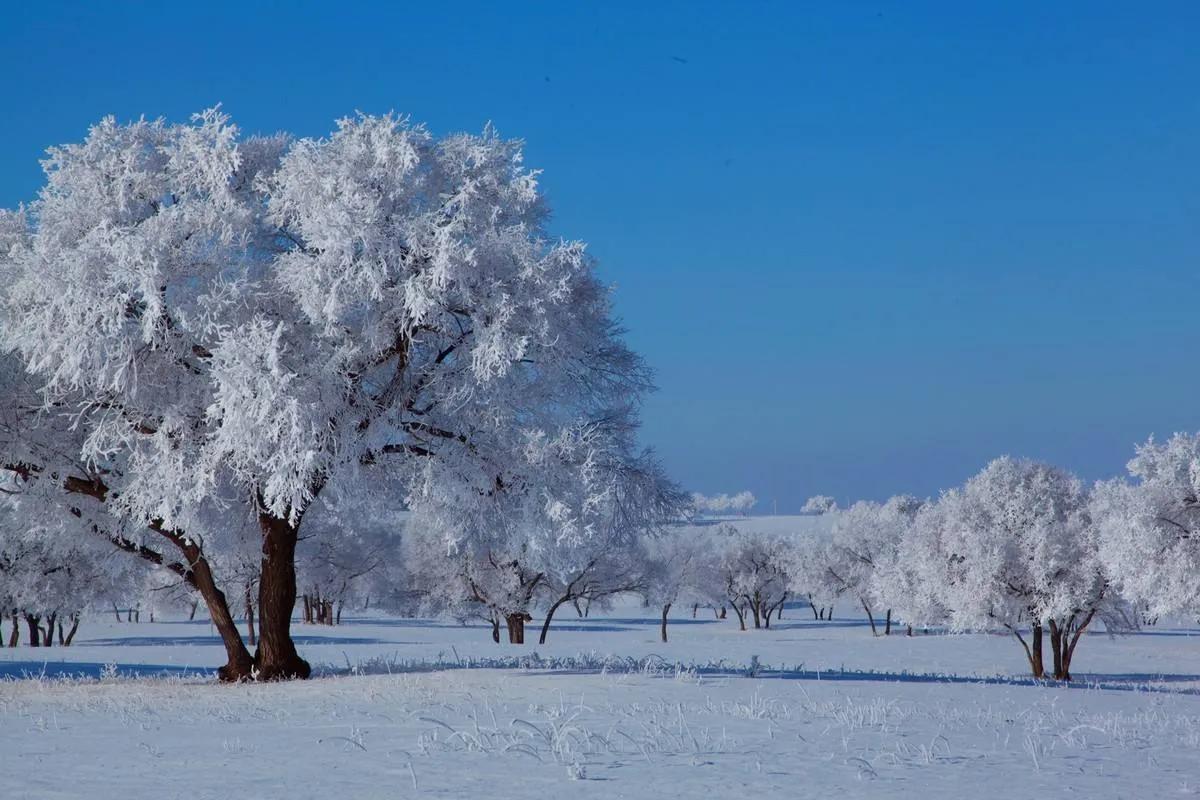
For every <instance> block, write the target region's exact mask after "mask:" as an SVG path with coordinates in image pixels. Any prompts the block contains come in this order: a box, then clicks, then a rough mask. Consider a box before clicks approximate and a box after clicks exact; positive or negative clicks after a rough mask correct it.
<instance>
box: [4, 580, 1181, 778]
mask: <svg viewBox="0 0 1200 800" xmlns="http://www.w3.org/2000/svg"><path fill="white" fill-rule="evenodd" d="M849 611H850V609H849V608H848V607H847V608H844V609H838V616H836V617H835V619H834V620H833V621H831V622H827V621H817V620H814V619H813V615H812V613H811V612H810V610H809V609H808V608H807V607H806V606H805V607H801V606H793V607H789V608H788V609H787V612H786V613H785V616H784V618H783V620H782V621H781V622H779V623H778V624H777V625H776V626H773V627H772V628H771V629H770V630H749V631H745V632H742V631H739V630H738V628H737V624H736V622H734V621H733V620H732V619H726V620H716V619H714V618H713V614H712V612H711V611H706V610H705V609H700V610H699V613H698V615H697V617H696V618H695V619H692V617H691V609H690V608H688V609H679V610H678V611H677V612H676V613H673V614H672V622H671V627H670V629H669V632H670V641H669V642H668V643H665V644H664V643H662V642H660V641H659V640H658V627H657V623H658V621H657V619H656V616H655V613H654V612H653V610H647V609H642V608H641V607H639V606H638V605H637V604H636V603H632V602H631V603H626V604H621V605H618V606H617V607H616V608H614V609H613V610H611V611H610V612H608V613H601V614H595V613H594V614H592V615H590V616H589V618H587V619H579V618H576V616H575V614H574V612H570V613H568V614H563V615H560V616H559V617H556V620H555V625H554V627H553V628H552V630H551V632H550V636H549V640H548V642H547V644H546V645H537V644H526V645H524V646H517V645H509V644H507V643H505V644H500V645H497V644H494V643H493V642H492V641H491V640H490V636H489V634H490V630H489V628H487V627H486V626H483V625H468V626H461V625H458V624H456V623H454V622H442V621H431V620H407V619H393V618H387V617H382V616H376V615H373V614H365V615H360V616H354V615H348V616H347V617H346V618H344V619H343V624H342V625H340V626H336V627H328V626H309V625H297V626H296V634H297V639H298V644H299V647H300V650H301V653H302V655H304V656H305V657H306V658H307V659H309V660H310V661H311V662H312V663H313V664H314V665H315V666H316V667H317V670H316V672H317V674H318V677H316V678H314V679H312V680H309V681H305V682H295V683H289V684H275V685H241V686H223V685H218V684H216V683H215V682H214V681H213V679H212V677H211V676H212V669H213V668H214V667H215V666H217V665H218V664H220V663H221V661H222V658H221V656H222V650H221V647H220V644H219V640H218V639H217V637H216V634H215V632H214V631H213V630H212V628H211V626H210V625H209V623H208V622H207V621H201V620H196V621H192V622H189V621H186V620H178V621H165V622H164V621H160V622H155V623H148V622H143V623H127V622H121V623H117V622H115V621H113V619H112V616H111V615H109V616H107V618H106V617H105V616H103V615H100V616H96V617H92V618H88V619H86V620H85V623H84V625H83V627H82V628H81V630H80V633H79V636H78V638H77V641H76V644H75V645H74V646H72V647H70V648H57V647H56V648H52V649H48V650H47V649H40V650H33V649H31V648H28V647H24V646H22V647H18V648H15V649H9V648H5V649H3V650H0V675H3V676H4V680H0V768H2V769H3V772H4V774H5V775H7V776H10V777H9V779H6V781H5V789H4V792H3V796H4V797H6V798H76V797H93V798H109V797H113V798H115V797H121V798H143V797H144V798H151V797H153V798H175V797H179V798H235V797H236V798H272V797H285V796H287V797H297V798H308V797H311V798H327V797H330V796H337V797H345V798H407V797H445V798H459V797H488V798H528V797H541V796H568V797H580V798H588V797H597V798H600V797H603V798H638V799H640V798H651V797H659V796H661V795H662V794H663V793H664V792H669V793H671V795H672V796H678V797H699V796H702V795H703V796H706V797H709V798H726V797H728V798H740V797H747V796H753V797H757V798H774V797H780V798H783V797H788V798H805V797H830V796H841V797H864V798H875V797H880V798H891V797H896V798H900V797H913V796H916V795H918V794H919V795H920V796H922V797H923V798H943V797H945V798H955V799H956V800H958V798H962V797H964V796H971V797H983V798H989V797H1004V798H1015V797H1032V796H1034V795H1047V796H1058V797H1090V798H1149V797H1188V796H1200V629H1198V628H1196V627H1195V626H1191V627H1187V626H1164V625H1161V624H1160V625H1159V626H1155V627H1153V628H1148V629H1146V630H1144V631H1142V632H1140V633H1136V634H1133V635H1126V636H1120V637H1109V636H1108V635H1107V634H1105V633H1103V632H1102V631H1097V632H1094V633H1091V634H1089V635H1088V636H1087V637H1086V638H1085V640H1084V641H1083V642H1081V644H1080V648H1079V653H1078V656H1077V660H1076V664H1077V671H1078V675H1077V676H1076V677H1077V679H1076V681H1075V682H1074V684H1073V685H1071V686H1065V685H1061V684H1056V683H1054V682H1033V681H1030V680H1027V679H1025V678H1024V676H1023V668H1024V657H1023V654H1022V653H1021V651H1020V647H1019V645H1018V644H1017V643H1016V642H1015V641H1014V640H1012V639H1011V638H1009V637H1004V636H991V635H982V634H975V635H938V634H929V635H916V636H913V637H911V638H909V637H906V636H903V635H896V634H895V633H894V634H893V635H892V636H888V637H883V636H880V637H872V636H871V634H870V629H869V627H867V624H866V622H865V621H864V620H862V619H860V618H858V617H857V616H851V615H849ZM535 624H536V621H535ZM899 633H903V631H902V630H901V631H899ZM529 634H530V637H529V638H530V639H532V640H533V641H536V628H532V629H531V630H530V631H529ZM535 654H536V655H535Z"/></svg>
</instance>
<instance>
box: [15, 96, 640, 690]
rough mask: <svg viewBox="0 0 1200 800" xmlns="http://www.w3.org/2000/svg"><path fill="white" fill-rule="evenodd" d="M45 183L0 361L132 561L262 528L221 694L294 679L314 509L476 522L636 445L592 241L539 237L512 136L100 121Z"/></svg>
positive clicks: (20, 262) (631, 365) (395, 125)
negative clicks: (248, 604)
mask: <svg viewBox="0 0 1200 800" xmlns="http://www.w3.org/2000/svg"><path fill="white" fill-rule="evenodd" d="M45 169H46V176H47V183H46V185H45V187H44V188H43V189H42V190H41V192H40V193H39V195H38V198H37V200H36V201H35V202H34V203H33V204H31V205H30V207H29V209H28V210H27V211H21V212H17V213H9V214H6V215H5V216H4V217H3V219H2V220H0V239H2V241H0V286H3V290H2V291H0V345H2V346H3V348H4V349H5V350H6V351H8V352H11V353H15V354H17V355H18V357H19V358H20V360H21V362H22V365H23V366H24V368H26V369H27V370H28V371H29V372H30V373H31V375H32V377H33V378H34V379H35V380H36V387H35V388H36V391H37V393H38V396H39V399H40V406H41V408H42V409H43V411H44V413H45V414H46V415H60V416H61V415H66V414H69V415H70V417H71V423H72V425H73V428H72V430H75V431H78V432H79V435H80V438H81V442H80V443H79V445H80V446H79V449H78V451H75V450H73V449H71V448H66V449H65V453H66V454H67V457H68V458H70V459H75V460H78V461H79V462H81V463H82V464H84V465H86V467H87V470H86V471H85V472H84V473H83V474H80V475H72V476H71V477H75V478H78V479H80V481H81V483H82V484H83V485H84V486H85V489H86V491H85V492H84V494H86V496H87V497H88V498H89V499H90V501H91V502H92V503H93V505H94V506H95V507H96V509H95V511H96V513H103V514H106V515H109V516H111V517H113V518H116V519H120V520H122V521H123V524H124V526H125V529H126V530H125V533H124V534H123V535H125V536H127V537H132V538H128V541H129V542H130V545H131V547H133V548H134V549H135V550H137V549H138V548H146V549H148V550H151V551H152V552H154V553H155V554H156V557H157V558H159V559H160V560H162V561H165V562H169V563H180V564H182V565H183V568H184V569H185V570H188V571H191V572H195V571H197V570H203V569H206V566H205V565H206V564H207V562H206V560H205V558H204V556H205V554H206V553H207V554H215V553H217V552H219V551H223V550H226V549H227V548H229V547H231V546H232V545H231V544H230V543H228V542H227V541H225V537H226V528H225V526H224V525H222V524H214V523H219V522H220V520H219V519H218V517H219V516H220V515H218V514H217V513H216V512H217V509H222V510H225V513H227V514H231V515H233V516H234V517H235V518H239V519H240V518H244V517H246V516H250V517H251V518H253V519H254V520H255V522H256V524H257V527H258V533H259V537H260V543H261V559H260V569H259V580H258V606H259V608H258V610H259V614H260V623H261V626H260V636H259V641H258V645H257V650H256V652H255V654H254V657H253V660H252V661H251V660H250V659H249V657H248V656H247V655H245V654H244V649H245V648H244V647H242V646H241V645H240V640H239V641H234V640H233V639H232V638H229V639H227V641H226V645H227V650H229V663H228V664H227V665H226V667H225V668H224V669H223V670H222V677H224V678H226V679H242V678H247V677H251V676H254V677H258V678H260V679H271V678H285V677H294V676H301V677H302V676H305V675H307V674H308V672H309V667H308V664H307V663H306V662H305V661H304V660H303V659H301V658H300V656H299V655H298V653H297V652H296V649H295V645H294V643H293V641H292V638H291V634H290V619H291V614H292V609H293V607H294V605H295V601H296V593H297V588H296V574H295V555H296V546H297V542H298V540H299V537H300V532H301V528H302V525H303V523H304V519H305V517H306V515H307V512H308V511H309V509H310V508H311V507H312V506H313V504H314V502H316V501H318V500H319V499H321V498H323V497H324V496H325V495H327V494H328V495H331V496H334V497H335V498H336V500H337V502H338V503H343V502H352V501H353V499H354V497H355V495H356V494H363V493H366V494H370V493H371V492H372V487H373V486H374V485H375V479H374V478H372V477H371V475H372V474H373V473H383V474H386V475H387V476H388V479H389V480H390V481H395V482H397V483H399V484H400V485H401V486H402V487H403V491H402V492H401V493H400V495H399V496H397V498H396V500H397V502H398V503H407V504H409V505H413V504H417V503H420V502H424V501H425V500H427V499H428V498H431V497H433V498H436V502H438V503H440V504H446V503H452V504H456V505H459V506H461V507H464V508H466V509H467V510H466V511H464V513H466V514H468V515H470V514H471V513H475V514H476V515H479V514H484V513H486V509H487V508H490V507H491V506H492V505H494V504H495V503H496V502H497V501H498V498H500V496H502V495H506V494H525V493H532V492H536V491H538V488H537V487H539V485H540V481H541V480H542V479H543V478H544V476H545V475H547V474H551V473H553V472H554V471H556V470H562V471H570V470H576V471H578V470H580V469H586V468H587V465H588V464H589V463H590V461H591V459H593V458H594V457H595V454H596V453H598V452H612V447H611V446H610V445H609V444H608V443H607V440H609V439H615V440H620V441H625V440H627V439H629V438H631V436H632V428H633V427H634V425H635V424H636V420H635V418H634V411H635V409H636V401H637V395H638V394H639V393H640V392H641V391H643V390H644V389H645V388H647V386H648V381H647V373H646V370H645V369H644V367H643V366H642V364H641V362H640V361H639V359H638V358H637V357H636V356H635V355H634V354H633V353H631V352H630V351H629V350H628V349H627V348H626V347H625V346H624V344H623V343H622V341H621V338H620V334H621V331H620V330H619V328H618V327H617V326H616V324H615V323H614V322H613V319H612V315H611V311H610V301H609V293H608V290H607V289H606V288H605V287H604V286H603V285H601V284H600V283H599V281H598V280H597V279H596V277H595V275H594V271H593V266H592V262H591V260H590V259H589V258H588V257H587V255H586V252H585V247H584V245H583V244H582V243H579V242H573V241H562V240H558V239H555V238H552V237H551V236H550V235H549V233H548V231H547V229H546V222H547V219H548V209H547V207H546V205H545V203H544V202H543V200H542V198H541V196H540V194H539V192H538V189H537V181H536V173H535V172H533V171H531V170H529V169H527V168H525V167H524V166H523V164H522V156H521V146H520V143H519V142H516V141H511V140H505V139H501V138H500V137H499V136H498V135H497V134H496V133H495V132H494V131H493V130H491V129H488V130H486V131H485V132H484V133H483V134H482V135H465V134H464V135H454V136H448V137H443V138H437V137H434V136H433V135H431V134H430V133H429V132H428V131H426V130H425V129H424V128H423V127H421V126H417V125H411V124H409V123H408V122H407V120H405V119H401V118H396V117H393V116H383V117H368V116H361V117H357V118H354V119H347V120H342V121H341V122H339V124H338V127H337V130H336V131H335V132H334V133H333V134H332V135H331V136H329V137H327V138H323V139H299V140H291V139H290V138H288V137H286V136H276V137H269V138H246V137H243V136H241V135H240V133H239V131H238V130H237V128H236V127H235V126H234V125H232V124H231V123H230V121H229V119H228V117H227V116H226V115H224V114H223V113H221V112H220V111H217V110H210V111H207V112H205V113H203V114H200V115H198V116H197V117H196V118H195V120H194V121H193V123H192V124H188V125H175V124H168V123H166V122H163V121H161V120H157V121H146V120H140V121H137V122H134V123H131V124H125V125H123V124H118V123H117V122H116V121H115V120H114V119H112V118H108V119H105V120H103V121H102V122H100V123H99V124H98V125H96V126H95V127H94V128H92V129H91V130H90V131H89V133H88V136H87V138H86V139H85V140H84V141H83V142H81V143H79V144H73V145H67V146H63V147H58V148H54V149H52V150H51V151H50V155H49V157H48V159H47V160H46V161H45ZM580 431H586V436H580ZM564 440H570V441H569V446H568V447H567V448H566V449H567V450H568V451H569V452H566V453H564V452H562V449H561V448H559V449H556V445H557V444H559V443H561V442H563V441H564ZM556 459H557V460H559V461H560V462H561V463H556ZM4 463H6V464H8V465H9V466H10V467H12V468H15V469H17V470H24V471H25V473H26V474H36V475H40V476H48V475H50V474H52V473H53V474H56V475H57V476H58V477H57V478H56V479H55V480H54V481H53V482H54V483H62V481H63V479H62V476H63V475H64V474H65V473H59V472H55V470H54V469H53V468H52V467H50V466H48V465H47V464H46V463H45V462H42V461H38V460H36V459H35V460H30V461H25V460H20V459H16V458H5V459H4ZM527 505H528V507H529V508H530V509H533V510H531V511H530V512H529V513H536V514H538V515H540V516H541V517H544V518H547V519H549V521H550V522H551V523H553V524H551V525H543V524H539V525H535V526H532V528H533V529H534V530H547V529H551V528H553V529H557V530H560V531H562V530H566V529H569V528H572V529H576V530H575V535H585V534H586V532H587V531H586V523H583V522H582V518H581V517H578V516H572V514H571V512H570V511H569V510H565V509H564V508H563V507H561V506H560V505H556V504H555V502H553V498H547V499H546V502H542V503H540V504H527ZM473 506H477V507H479V509H480V510H478V511H476V512H471V511H470V508H471V507H473ZM87 513H92V510H91V509H89V510H88V512H87ZM581 524H582V527H580V525H581ZM201 545H202V549H201ZM159 548H162V549H159ZM164 550H167V551H172V552H171V553H170V554H169V555H168V553H167V552H164ZM218 593H219V592H217V591H216V590H214V591H209V592H206V594H205V600H206V601H207V602H208V605H209V608H210V613H213V617H214V621H217V619H218V617H221V616H228V615H227V614H224V615H223V614H222V613H221V609H220V608H219V606H220V605H222V604H223V603H224V600H223V597H218ZM230 627H231V626H230V625H228V624H224V623H221V624H219V625H218V628H219V629H220V630H221V631H222V636H223V637H226V636H227V635H228V634H229V629H230ZM233 631H234V633H236V629H235V628H234V629H233ZM239 648H240V649H241V652H239Z"/></svg>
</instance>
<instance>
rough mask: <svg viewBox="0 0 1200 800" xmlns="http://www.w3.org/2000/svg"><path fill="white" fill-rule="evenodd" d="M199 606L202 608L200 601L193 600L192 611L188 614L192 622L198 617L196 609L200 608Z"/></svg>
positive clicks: (189, 620)
mask: <svg viewBox="0 0 1200 800" xmlns="http://www.w3.org/2000/svg"><path fill="white" fill-rule="evenodd" d="M198 608H200V601H199V600H193V601H192V611H191V613H190V614H188V622H191V621H192V620H194V619H195V618H196V609H198Z"/></svg>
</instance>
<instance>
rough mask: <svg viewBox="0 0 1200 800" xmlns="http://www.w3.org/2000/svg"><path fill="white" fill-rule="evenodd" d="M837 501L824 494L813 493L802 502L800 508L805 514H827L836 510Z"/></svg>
mask: <svg viewBox="0 0 1200 800" xmlns="http://www.w3.org/2000/svg"><path fill="white" fill-rule="evenodd" d="M837 507H838V506H837V501H835V500H834V499H833V498H832V497H830V496H829V495H825V494H818V495H813V496H812V497H810V498H808V500H806V501H805V502H804V506H803V507H802V508H801V509H800V510H801V511H802V512H804V513H805V514H828V513H830V512H831V511H837Z"/></svg>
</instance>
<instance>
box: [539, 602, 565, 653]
mask: <svg viewBox="0 0 1200 800" xmlns="http://www.w3.org/2000/svg"><path fill="white" fill-rule="evenodd" d="M565 602H567V598H565V597H563V598H560V599H559V600H557V601H555V603H554V604H553V605H552V606H550V608H549V609H547V610H546V619H545V621H544V622H542V633H541V635H540V636H538V644H545V643H546V637H547V636H549V635H550V620H552V619H554V612H555V611H558V607H559V606H561V605H562V604H563V603H565Z"/></svg>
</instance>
